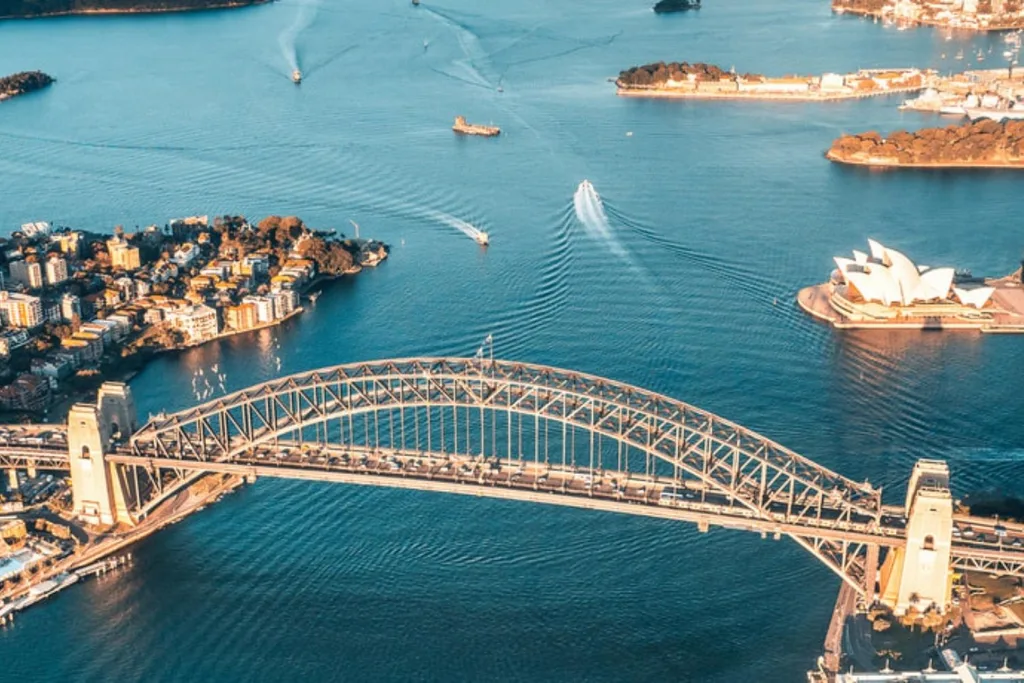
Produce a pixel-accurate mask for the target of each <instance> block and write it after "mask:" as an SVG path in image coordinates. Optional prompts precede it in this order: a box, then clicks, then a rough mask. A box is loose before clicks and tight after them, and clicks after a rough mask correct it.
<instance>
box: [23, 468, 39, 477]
mask: <svg viewBox="0 0 1024 683" xmlns="http://www.w3.org/2000/svg"><path fill="white" fill-rule="evenodd" d="M25 473H26V474H28V478H29V479H33V478H35V476H36V475H37V474H39V471H38V470H37V469H36V468H35V467H34V466H33V465H29V466H28V467H27V468H26V470H25Z"/></svg>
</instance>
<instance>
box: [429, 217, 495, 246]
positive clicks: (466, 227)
mask: <svg viewBox="0 0 1024 683" xmlns="http://www.w3.org/2000/svg"><path fill="white" fill-rule="evenodd" d="M428 213H429V216H430V218H432V219H433V220H435V221H438V222H439V223H444V224H445V225H447V226H449V227H452V228H455V229H456V230H458V231H459V232H461V233H462V234H463V235H465V236H466V237H469V238H470V239H472V240H473V241H475V242H477V243H480V244H485V243H487V241H488V235H487V233H486V232H484V231H483V230H481V229H480V228H478V227H476V226H475V225H473V224H472V223H467V222H466V221H464V220H462V219H461V218H456V217H455V216H452V215H450V214H447V213H444V212H443V211H430V212H428Z"/></svg>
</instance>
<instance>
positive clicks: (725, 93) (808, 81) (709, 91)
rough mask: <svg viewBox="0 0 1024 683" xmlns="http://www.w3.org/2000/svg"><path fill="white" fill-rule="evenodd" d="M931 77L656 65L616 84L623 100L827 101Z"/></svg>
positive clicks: (915, 85) (909, 72)
mask: <svg viewBox="0 0 1024 683" xmlns="http://www.w3.org/2000/svg"><path fill="white" fill-rule="evenodd" d="M932 76H933V74H932V72H925V71H921V70H920V69H912V68H899V69H863V70H860V71H857V72H855V73H849V74H835V73H825V74H822V75H820V76H784V77H781V78H776V77H768V76H763V75H761V74H755V73H746V74H742V75H741V74H738V73H736V71H735V70H734V69H730V70H728V71H726V70H724V69H722V68H721V67H719V66H716V65H714V64H705V63H703V62H695V63H693V64H690V63H688V62H668V63H666V62H654V63H652V64H645V65H643V66H634V67H632V68H630V69H627V70H626V71H623V72H621V73H620V74H619V77H618V79H617V80H616V81H615V85H616V86H617V88H618V94H619V95H622V96H626V97H666V98H691V99H736V100H790V101H830V100H845V99H852V98H860V97H871V96H874V95H889V94H893V93H905V92H916V91H918V90H921V89H923V88H925V87H927V84H928V81H929V79H930V78H931V77H932Z"/></svg>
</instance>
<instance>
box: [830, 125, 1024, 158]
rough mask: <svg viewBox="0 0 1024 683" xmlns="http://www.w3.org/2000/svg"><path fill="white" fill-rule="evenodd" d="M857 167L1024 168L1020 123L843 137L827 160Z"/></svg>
mask: <svg viewBox="0 0 1024 683" xmlns="http://www.w3.org/2000/svg"><path fill="white" fill-rule="evenodd" d="M825 157H826V158H827V159H829V160H831V161H835V162H838V163H843V164H856V165H860V166H883V167H917V168H962V167H977V168H1024V121H1007V122H1004V123H999V122H996V121H978V122H976V123H967V124H964V125H961V126H947V127H945V128H925V129H923V130H919V131H916V132H907V131H897V132H895V133H892V134H890V135H889V136H887V137H883V136H882V135H881V134H880V133H877V132H874V131H871V132H867V133H861V134H859V135H844V136H842V137H840V138H838V139H836V140H835V141H834V142H833V143H832V147H831V148H830V149H829V150H828V152H827V153H826V154H825Z"/></svg>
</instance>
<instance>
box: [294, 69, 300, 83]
mask: <svg viewBox="0 0 1024 683" xmlns="http://www.w3.org/2000/svg"><path fill="white" fill-rule="evenodd" d="M292 83H294V84H295V85H298V84H299V83H302V72H301V71H299V70H298V69H296V70H295V71H293V72H292Z"/></svg>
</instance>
